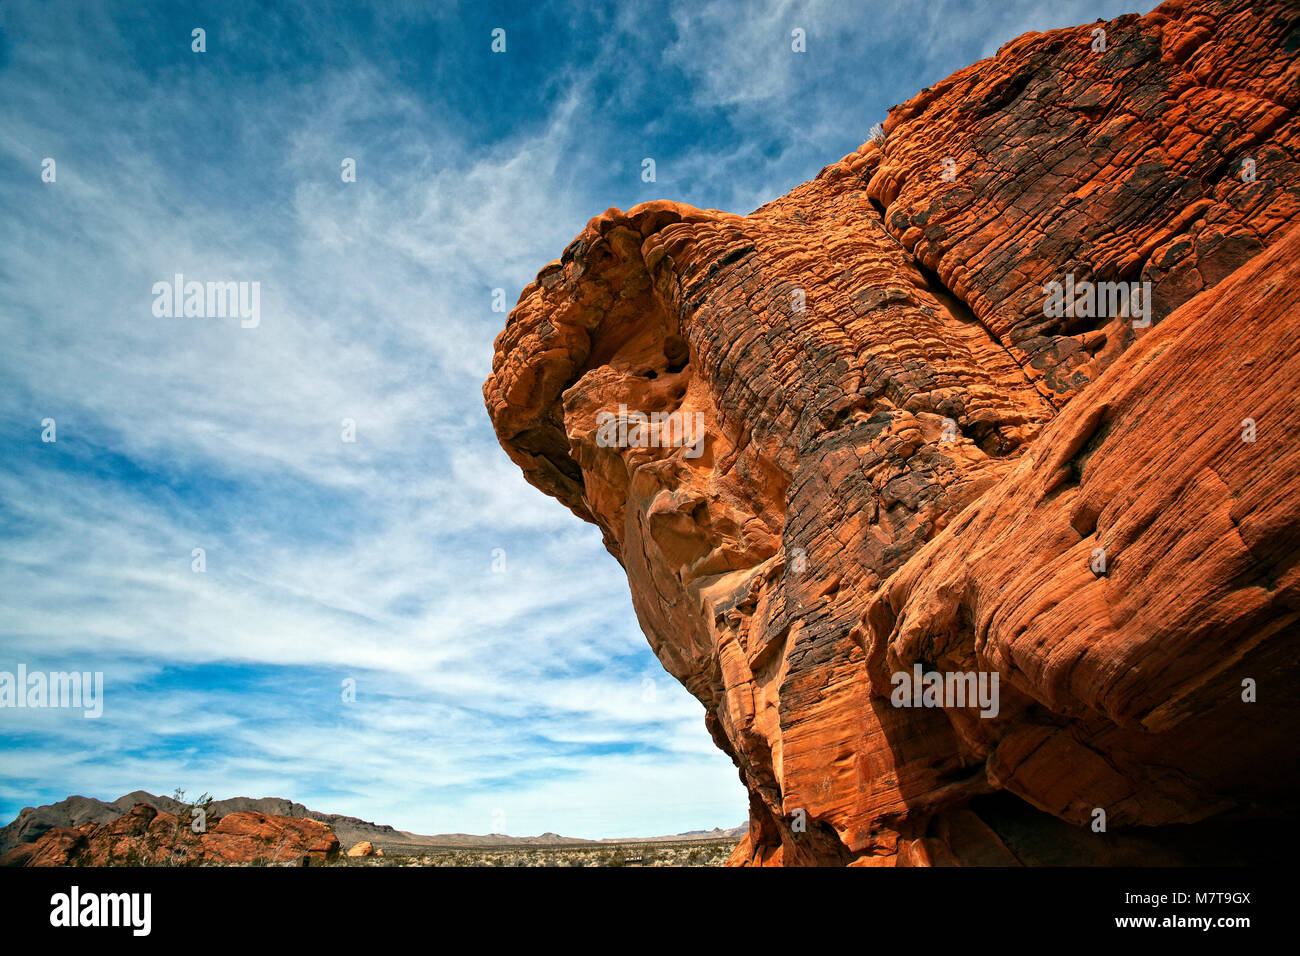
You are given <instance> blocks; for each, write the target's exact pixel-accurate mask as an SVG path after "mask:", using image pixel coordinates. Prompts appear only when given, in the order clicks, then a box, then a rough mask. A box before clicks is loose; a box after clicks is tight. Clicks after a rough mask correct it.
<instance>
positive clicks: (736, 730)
mask: <svg viewBox="0 0 1300 956" xmlns="http://www.w3.org/2000/svg"><path fill="white" fill-rule="evenodd" d="M1097 27H1101V28H1102V29H1104V31H1105V50H1104V51H1100V50H1094V49H1093V47H1094V46H1095V45H1096V43H1095V34H1094V30H1095V29H1096V28H1097ZM1298 37H1300V14H1297V11H1296V9H1295V7H1294V6H1293V5H1292V4H1290V3H1287V2H1260V3H1255V4H1244V3H1239V4H1227V3H1214V2H1171V3H1166V4H1164V5H1163V6H1161V7H1160V8H1158V9H1157V10H1156V11H1154V12H1153V13H1151V14H1150V15H1148V16H1146V17H1137V16H1126V17H1121V18H1120V19H1118V20H1114V21H1111V22H1109V23H1099V24H1094V25H1088V26H1081V27H1076V28H1072V29H1065V30H1055V31H1051V32H1049V33H1045V34H1028V35H1026V36H1023V37H1020V38H1019V39H1017V40H1014V41H1013V42H1011V43H1009V44H1007V45H1006V46H1004V47H1003V48H1002V49H1001V50H999V51H998V54H997V55H996V56H995V57H993V58H992V59H989V60H984V61H982V62H980V63H977V64H975V65H973V66H971V67H968V68H967V69H965V70H962V71H959V72H958V73H955V74H953V75H952V76H951V77H949V78H948V79H946V80H944V81H943V82H941V83H939V84H937V85H936V86H934V87H932V88H930V89H927V90H924V91H923V92H921V93H920V94H919V95H917V96H916V97H914V98H913V99H912V100H910V101H908V102H907V103H905V104H903V105H902V106H898V107H895V108H894V109H893V110H892V111H891V112H890V117H889V120H888V122H887V123H886V124H885V126H884V136H883V137H882V138H880V139H878V140H875V141H872V142H869V143H867V144H866V145H864V146H863V147H862V148H861V149H859V150H858V151H857V152H856V153H854V154H851V155H849V156H847V157H845V158H844V159H843V160H841V161H840V162H838V163H835V164H833V165H831V166H829V167H827V168H826V169H825V170H823V171H822V172H821V174H820V175H819V176H818V177H817V179H815V180H814V181H812V182H809V183H805V184H804V185H802V186H800V187H798V188H796V189H795V190H793V191H792V192H791V193H790V194H788V195H787V196H784V197H782V198H781V199H778V200H776V201H774V202H772V203H769V204H767V205H766V206H763V207H762V208H761V209H758V210H756V211H755V212H753V213H751V214H750V215H748V216H737V215H731V214H727V213H721V212H717V211H713V210H699V209H694V208H691V207H688V206H684V205H681V204H677V203H672V202H652V203H646V204H643V205H641V206H637V207H636V208H634V209H631V210H629V211H628V212H626V213H624V212H620V211H619V210H617V209H610V210H608V211H606V212H605V213H603V214H602V215H600V216H598V217H596V218H595V219H593V220H591V222H590V223H589V224H588V225H587V227H586V228H585V229H584V230H583V232H582V233H581V234H580V235H579V236H578V237H577V238H576V239H575V240H574V241H573V243H572V244H570V246H569V247H568V248H567V249H566V250H565V251H564V254H563V256H562V257H561V259H559V260H557V261H555V262H552V263H550V264H549V265H547V266H546V267H545V268H544V269H543V270H542V271H541V272H540V273H539V274H538V277H537V280H536V282H534V283H533V284H532V285H530V286H528V288H526V289H525V290H524V291H523V294H522V295H521V296H520V300H519V304H518V305H517V307H516V308H515V310H514V311H513V312H512V313H511V315H510V318H509V320H508V323H507V326H506V329H505V331H504V332H502V334H501V335H500V336H499V337H498V339H497V345H496V356H495V359H494V362H493V373H492V376H491V377H490V378H489V379H488V381H487V383H486V384H485V385H484V396H485V400H486V403H487V407H488V410H489V412H490V414H491V417H492V420H493V423H494V426H495V428H496V432H497V435H498V437H499V439H500V441H501V444H502V446H503V447H504V448H505V450H506V452H507V453H508V454H509V455H510V457H511V459H512V460H514V461H515V462H516V463H517V464H518V465H519V466H520V468H522V469H523V471H524V474H525V476H526V477H527V479H528V480H529V481H530V482H531V483H532V484H534V485H536V486H537V487H539V488H541V489H542V490H544V491H546V492H547V493H548V494H551V495H553V496H555V497H556V498H558V499H559V500H560V501H562V502H563V503H564V504H566V505H567V506H568V507H569V508H570V509H571V510H572V511H573V512H574V513H575V514H577V515H578V516H579V517H581V518H583V519H585V520H588V521H591V522H593V523H595V524H596V525H598V526H599V527H600V528H601V530H602V531H603V533H604V538H605V542H606V546H607V547H608V549H609V550H610V552H611V553H612V554H613V555H614V556H615V557H616V558H617V559H618V560H619V561H620V562H621V563H622V564H623V566H624V568H625V569H626V571H627V575H628V580H629V582H630V584H631V589H632V597H633V603H634V606H635V608H636V612H637V615H638V618H639V620H640V623H641V625H642V628H643V630H644V631H645V633H646V635H647V637H648V638H649V640H650V644H651V647H652V648H653V649H654V652H655V653H656V655H657V656H658V657H659V659H660V660H661V661H662V662H663V664H664V666H665V668H667V669H668V671H669V672H670V673H672V674H673V675H674V676H675V677H676V678H677V679H678V680H680V681H681V682H682V683H683V684H684V685H685V686H686V687H687V688H688V689H689V690H690V691H691V693H693V694H694V695H695V696H696V697H697V698H698V699H699V700H700V701H701V702H702V703H703V704H704V706H705V708H706V712H707V716H706V722H707V725H708V727H709V730H710V732H711V733H712V735H713V738H714V740H715V741H716V742H717V744H718V746H719V747H721V748H722V749H723V750H724V751H725V752H727V753H728V754H729V755H730V756H731V757H732V759H733V760H734V761H735V762H736V764H737V766H738V768H739V770H740V775H741V779H742V781H743V782H744V783H745V785H746V787H747V788H748V790H749V793H750V807H751V813H750V831H749V835H748V836H747V837H746V838H745V840H744V841H743V842H742V844H741V846H740V847H739V848H738V850H737V852H736V854H735V855H734V856H733V860H732V861H733V862H734V863H756V864H772V863H776V864H782V863H784V864H826V863H831V864H854V865H924V864H931V863H1017V862H1020V863H1036V862H1056V863H1065V862H1174V861H1182V862H1197V861H1201V860H1205V859H1208V858H1209V854H1210V853H1211V849H1214V851H1215V854H1214V858H1215V859H1235V858H1238V857H1243V858H1244V857H1249V856H1250V855H1251V854H1250V852H1249V848H1248V847H1245V846H1243V845H1242V839H1243V838H1242V835H1243V834H1246V833H1250V832H1252V831H1251V830H1250V828H1251V826H1252V825H1253V824H1252V823H1251V821H1255V820H1269V819H1271V818H1272V817H1273V816H1275V815H1277V814H1279V813H1281V812H1283V811H1284V810H1285V809H1286V808H1288V807H1289V806H1290V805H1292V804H1293V803H1294V801H1295V797H1296V795H1297V790H1300V781H1298V780H1297V775H1296V769H1295V763H1294V752H1293V751H1294V744H1293V741H1294V740H1295V738H1296V732H1297V723H1298V717H1297V713H1298V712H1297V710H1296V708H1295V706H1294V702H1295V695H1294V693H1293V692H1292V690H1291V688H1293V687H1294V686H1295V685H1294V679H1295V677H1296V676H1297V675H1296V670H1297V663H1298V662H1300V653H1298V651H1297V635H1298V633H1300V628H1298V625H1297V618H1300V571H1298V570H1297V557H1298V556H1300V498H1298V497H1297V480H1298V477H1300V399H1297V396H1296V394H1295V389H1296V387H1297V384H1298V383H1300V344H1298V343H1300V301H1298V294H1297V285H1298V284H1300V265H1298V263H1300V229H1297V223H1300V119H1298V118H1297V106H1300V55H1298V54H1297V49H1298V47H1300V43H1298V42H1297V38H1298ZM1248 161H1249V162H1248ZM1252 164H1253V165H1252ZM1252 168H1253V170H1254V173H1253V176H1252V175H1251V173H1250V169H1252ZM1067 276H1069V277H1070V279H1071V281H1072V282H1073V284H1074V286H1075V288H1086V283H1103V282H1107V283H1109V282H1116V283H1118V282H1124V283H1133V282H1135V283H1139V284H1140V283H1143V282H1148V283H1150V286H1149V288H1150V298H1149V300H1148V301H1145V302H1144V301H1143V300H1142V299H1141V297H1139V299H1138V300H1136V302H1134V303H1131V304H1132V305H1133V306H1134V307H1127V308H1120V307H1118V306H1117V303H1116V302H1111V303H1109V305H1108V306H1104V307H1102V309H1101V310H1100V312H1099V313H1098V312H1094V311H1090V310H1089V309H1087V308H1082V307H1081V308H1078V309H1074V310H1071V313H1072V314H1065V315H1057V316H1051V315H1046V314H1045V298H1046V297H1047V296H1046V289H1047V288H1048V287H1049V284H1050V283H1053V282H1059V283H1065V282H1066V277H1067ZM1139 287H1140V286H1139ZM1080 305H1081V306H1082V302H1081V303H1080ZM1147 306H1149V309H1148V308H1147ZM1144 319H1149V320H1150V321H1149V323H1148V322H1146V321H1144ZM620 406H626V408H627V409H629V410H637V411H642V412H646V413H651V412H656V411H657V412H661V413H669V412H678V413H687V414H690V415H693V416H694V415H698V416H700V421H701V422H702V423H703V429H704V436H705V437H704V439H703V442H702V445H701V446H700V447H698V448H685V447H655V446H654V445H649V447H644V446H643V447H635V446H636V445H637V444H638V443H637V442H636V441H635V439H633V440H632V441H630V442H624V443H622V445H621V446H620V445H619V444H618V443H614V444H612V445H611V443H610V442H609V441H607V440H604V438H607V437H608V436H604V437H602V435H601V432H600V422H601V418H599V417H598V416H601V415H602V413H609V412H617V411H618V410H619V407H620ZM1247 420H1249V422H1250V424H1249V425H1247V424H1243V423H1245V422H1246V421H1247ZM1248 438H1249V439H1251V440H1247V439H1248ZM642 444H643V445H646V444H649V443H642ZM1099 555H1100V560H1099ZM917 664H920V665H921V667H922V671H923V672H930V671H937V672H940V673H948V672H984V673H986V674H994V673H996V674H997V675H998V677H999V679H1000V684H999V688H1000V707H999V709H998V713H997V715H996V716H995V717H981V716H980V712H979V708H978V707H975V706H965V707H958V706H949V707H945V708H939V709H935V708H913V707H899V706H895V702H894V701H892V700H891V693H892V691H893V679H894V677H893V675H895V674H897V673H908V672H911V670H912V668H913V666H914V665H917ZM1243 681H1253V682H1255V683H1256V685H1257V694H1258V699H1257V700H1256V701H1255V702H1248V701H1246V700H1243V693H1244V691H1243ZM1246 696H1250V695H1249V694H1246ZM1098 811H1104V814H1105V820H1106V830H1105V831H1104V832H1099V831H1098V830H1096V829H1095V826H1096V822H1097V821H1098V820H1099V816H1098ZM1188 824H1194V825H1195V826H1186V825H1188ZM1176 825H1177V826H1176ZM1273 832H1274V833H1276V832H1277V831H1276V830H1275V831H1273ZM1234 841H1235V842H1234ZM1246 842H1249V841H1248V840H1247V841H1246ZM1225 845H1227V846H1228V847H1230V852H1227V853H1226V854H1225V853H1224V852H1221V851H1222V850H1223V848H1224V846H1225Z"/></svg>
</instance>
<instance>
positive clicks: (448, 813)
mask: <svg viewBox="0 0 1300 956" xmlns="http://www.w3.org/2000/svg"><path fill="white" fill-rule="evenodd" d="M360 6H361V5H360V4H354V3H339V4H328V3H311V4H301V5H297V4H263V3H239V2H228V3H220V4H210V5H202V4H195V5H189V4H181V3H147V2H132V3H129V4H128V3H106V4H94V3H85V4H64V3H57V2H52V3H51V2H39V3H37V2H28V3H25V2H17V3H5V4H4V5H3V6H0V27H2V30H3V32H2V33H0V223H3V228H4V240H3V243H0V342H3V347H0V443H2V447H3V456H2V457H0V670H8V671H14V670H16V668H17V666H18V664H20V663H22V664H25V665H26V666H27V667H28V668H29V670H45V671H51V670H66V669H76V670H81V671H86V670H89V671H103V672H104V675H105V692H104V695H105V700H104V714H103V716H102V717H101V718H100V719H98V720H88V719H85V718H83V717H82V716H81V715H80V712H77V711H68V710H59V709H46V710H34V709H11V708H3V709H0V822H5V821H8V820H9V819H11V818H12V817H13V816H14V815H15V814H16V813H17V812H18V811H19V810H20V809H21V808H22V807H23V806H26V805H29V804H41V803H47V802H51V801H54V800H58V799H61V798H63V797H65V796H67V795H68V794H70V793H82V794H86V795H90V796H97V797H100V798H103V799H113V798H116V797H117V796H120V795H121V794H123V793H126V792H128V791H131V790H134V789H137V788H140V789H146V790H151V791H153V792H170V791H172V790H173V789H175V788H177V787H181V788H184V789H186V790H187V791H189V792H190V793H194V794H197V793H199V792H201V791H209V792H211V793H213V794H214V795H215V796H217V797H228V796H234V795H247V796H283V797H288V798H291V799H294V800H297V801H300V802H302V803H305V804H307V805H309V806H312V807H315V808H318V809H321V810H326V811H333V812H339V813H348V814H353V815H356V816H361V817H364V818H367V819H372V820H377V821H380V822H385V823H391V824H393V825H395V826H398V827H401V828H405V829H411V830H416V831H420V832H445V831H469V832H480V833H481V832H488V831H491V830H498V829H504V830H505V831H506V832H509V833H514V834H529V833H539V832H542V831H545V830H552V831H556V832H561V833H565V834H569V835H574V836H584V837H605V836H615V835H629V834H642V835H648V834H652V833H668V832H676V831H681V830H687V829H696V828H708V827H714V826H734V825H736V824H737V823H740V822H741V821H742V820H743V819H744V818H745V813H746V811H745V807H746V799H745V794H744V791H743V788H742V787H741V785H740V783H739V781H738V779H737V776H736V772H735V770H734V768H733V767H732V766H731V763H730V761H729V760H727V758H725V757H724V756H723V755H722V754H721V753H719V752H718V751H716V750H715V748H714V747H713V744H712V742H711V741H710V739H709V736H708V734H707V732H706V731H705V729H704V720H703V709H702V707H701V706H700V705H699V704H698V703H697V702H696V701H695V700H694V699H693V698H691V697H690V696H689V695H687V694H686V693H685V691H684V690H682V689H681V688H680V687H679V686H677V684H676V683H675V682H674V681H673V680H672V679H671V678H669V677H668V676H667V675H666V674H665V673H664V672H663V670H662V668H661V667H660V666H659V664H658V662H657V661H656V660H655V658H654V657H653V655H652V654H651V653H650V651H649V649H648V647H647V646H646V642H645V639H644V637H643V636H642V635H641V633H640V631H639V629H638V627H637V624H636V620H635V617H634V615H633V612H632V607H631V602H630V600H629V598H628V594H627V585H626V581H625V578H624V576H623V573H622V571H621V569H620V568H619V566H618V564H617V563H616V562H615V561H614V560H613V558H611V557H610V556H609V555H608V553H607V552H605V550H604V548H603V547H602V546H601V543H600V537H599V534H598V533H597V532H596V530H595V529H594V528H593V527H590V526H586V525H583V524H582V523H581V522H579V521H578V520H577V519H576V518H574V517H573V516H572V515H570V514H569V512H568V511H567V510H566V509H564V508H563V507H562V506H560V505H559V504H557V503H555V502H553V501H551V500H549V499H547V498H545V497H544V496H542V495H541V494H540V493H539V492H536V491H534V490H533V489H532V488H530V487H528V486H527V485H526V484H525V483H524V481H523V480H522V478H521V477H520V475H519V474H518V472H517V470H516V469H515V468H514V466H513V465H512V464H511V463H510V462H509V460H508V459H507V458H506V456H505V454H504V453H503V452H501V451H500V449H499V448H498V446H497V444H496V442H495V439H494V437H493V435H492V430H491V427H490V425H489V423H488V420H487V416H486V413H485V412H484V410H483V405H482V398H481V392H480V387H481V383H482V381H483V379H484V378H485V377H486V376H487V374H488V371H489V370H490V367H491V356H492V341H493V338H494V337H495V335H496V333H497V332H498V331H499V330H500V329H501V328H502V326H503V324H504V320H505V316H504V315H502V314H500V313H497V312H493V311H492V290H493V289H494V288H503V289H505V290H506V298H507V301H508V304H510V305H513V303H514V301H515V300H516V298H517V297H518V294H519V291H520V290H521V289H522V288H523V286H524V285H525V284H526V283H527V282H529V281H530V280H531V279H532V278H533V276H534V275H535V274H536V273H537V271H538V270H539V269H540V268H541V267H542V266H543V265H545V264H546V263H547V262H548V261H550V260H551V259H553V258H556V257H558V256H559V254H560V252H561V251H562V250H563V249H564V247H565V246H566V245H567V244H568V242H569V241H570V240H571V239H572V238H573V236H574V235H575V234H576V233H577V232H578V231H579V230H580V229H581V228H582V226H583V224H584V223H585V222H586V221H587V219H589V218H590V217H591V216H593V215H596V214H597V213H599V212H601V211H603V210H604V209H606V208H608V207H610V206H618V207H620V208H627V207H629V206H632V205H634V204H636V203H638V202H642V201H645V200H649V199H656V198H671V199H676V200H680V201H684V202H689V203H692V204H694V205H697V206H701V207H708V208H717V209H724V210H728V211H732V212H739V213H746V212H749V211H751V210H752V209H754V208H756V207H758V206H759V205H761V204H763V203H765V202H767V201H769V200H771V199H773V198H775V197H777V196H779V195H781V194H782V193H784V192H786V191H787V190H789V189H790V188H791V187H793V186H795V185H797V184H798V183H800V182H802V181H804V180H806V179H809V178H811V177H812V176H814V175H816V173H817V171H818V170H819V169H821V168H822V167H823V166H825V165H826V164H828V163H830V162H833V161H834V160H836V159H838V158H839V157H840V156H842V155H843V154H845V153H847V152H850V151H851V150H853V149H855V148H857V146H858V145H859V144H860V143H861V142H863V141H864V140H865V139H866V138H867V134H868V131H869V129H870V127H871V126H872V124H874V123H876V122H878V121H882V120H883V119H884V118H885V115H886V111H887V109H888V107H889V106H890V105H892V104H894V103H899V102H902V101H904V100H906V99H907V98H909V97H910V96H911V95H912V94H913V93H915V92H916V91H918V90H919V89H920V88H921V87H923V86H926V85H928V84H931V83H933V82H935V81H937V80H939V79H942V78H943V77H945V76H947V75H948V74H949V73H951V72H952V71H954V70H956V69H959V68H961V67H963V66H965V65H967V64H968V63H971V62H973V61H975V60H977V59H979V58H981V57H984V56H989V55H992V54H993V53H994V52H995V51H996V49H997V47H998V46H1000V45H1001V44H1003V43H1005V42H1006V41H1008V40H1010V39H1012V38H1013V37H1015V36H1018V35H1019V34H1021V33H1023V32H1026V31H1028V30H1035V29H1048V28H1051V27H1054V26H1067V25H1072V24H1075V23H1083V22H1088V21H1091V20H1095V19H1097V18H1098V17H1104V18H1111V17H1114V16H1117V15H1119V14H1121V13H1126V12H1145V10H1146V9H1148V7H1146V6H1144V7H1142V8H1141V10H1140V11H1138V10H1137V8H1133V7H1131V6H1127V5H1125V4H1123V3H1116V2H1112V0H1060V2H1050V3H1032V2H1024V0H1005V2H999V3H996V4H990V5H972V4H968V3H960V2H955V0H949V2H942V0H941V2H933V3H915V2H912V0H898V2H882V3H852V2H839V0H827V2H810V3H798V2H782V0H760V2H753V3H730V2H728V3H718V4H708V3H702V2H699V0H685V2H678V0H658V2H653V3H650V2H647V3H619V4H609V5H593V4H572V3H545V2H542V3H536V2H529V3H519V4H469V3H465V4H456V3H391V4H381V5H376V6H373V7H371V8H370V9H369V10H361V9H359V7H360ZM196 27H202V28H203V29H204V30H206V46H207V50H206V52H204V53H194V52H192V50H191V31H192V30H193V29H194V28H196ZM498 27H500V28H502V29H504V30H505V31H506V51H505V52H504V53H493V52H492V50H491V42H492V37H491V33H492V30H493V29H495V28H498ZM795 28H799V29H802V30H804V31H805V33H806V36H807V41H806V42H807V52H806V53H802V54H795V53H793V52H792V51H791V31H792V30H793V29H795ZM47 157H48V158H52V159H54V160H55V163H56V167H55V170H56V174H55V175H56V178H55V181H54V182H52V183H50V182H44V181H42V177H41V170H42V162H43V160H44V159H45V158H47ZM345 157H350V158H353V159H355V161H356V170H357V177H356V178H357V181H356V182H355V183H345V182H343V181H342V178H341V176H340V164H341V162H342V161H343V159H344V158H345ZM647 157H649V158H653V159H654V160H655V165H656V181H655V182H652V183H647V182H643V181H642V177H641V172H642V160H643V159H644V158H647ZM175 273H183V274H184V275H185V276H186V277H187V278H190V279H198V280H200V281H207V280H213V281H217V280H233V281H248V282H252V281H257V282H259V283H260V289H261V323H260V325H259V326H258V327H257V328H241V326H240V323H239V321H238V320H232V319H220V318H157V317H155V316H154V315H153V313H152V311H151V306H152V304H153V298H154V297H153V294H152V291H151V289H152V286H153V284H154V283H155V282H158V281H170V279H171V277H172V276H173V275H174V274H175ZM46 418H53V419H54V420H55V422H56V428H57V441H55V442H53V443H47V442H42V441H41V432H42V426H41V422H42V420H43V419H46ZM343 419H352V420H354V421H355V422H356V441H355V442H350V443H349V442H344V441H343V440H342V438H341V433H342V426H341V423H342V421H343ZM197 547H201V548H203V549H204V551H205V554H206V562H207V570H206V572H205V573H202V574H199V573H195V572H194V571H192V570H191V561H192V559H191V553H192V550H193V549H194V548H197ZM494 549H501V550H502V551H503V552H504V555H505V567H504V570H493V554H494ZM347 678H352V679H353V680H355V681H356V686H357V699H356V700H355V701H354V702H350V703H348V702H344V701H343V700H342V694H341V692H340V685H341V682H342V681H343V680H345V679H347Z"/></svg>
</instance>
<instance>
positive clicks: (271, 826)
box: [0, 803, 339, 866]
mask: <svg viewBox="0 0 1300 956" xmlns="http://www.w3.org/2000/svg"><path fill="white" fill-rule="evenodd" d="M209 823H210V824H211V826H210V828H209V829H208V830H207V832H205V833H202V834H196V833H194V832H193V831H192V830H191V829H190V824H189V821H181V820H178V819H177V818H176V817H175V816H173V815H172V814H170V813H163V812H160V811H158V810H155V809H154V808H153V807H151V806H149V805H148V804H145V803H137V804H136V805H135V807H134V808H132V810H131V812H130V813H126V814H123V815H122V816H121V817H118V818H117V819H116V820H114V821H112V822H111V823H84V824H82V825H81V826H79V827H54V828H53V829H50V830H47V831H46V832H45V833H44V834H42V835H41V837H40V838H39V839H38V840H36V842H35V843H24V844H22V845H20V846H17V847H14V849H12V850H10V851H9V852H8V853H6V854H5V855H4V856H3V857H0V866H111V865H128V866H193V865H199V864H202V865H209V866H214V865H215V866H222V865H236V864H245V863H255V864H263V863H266V864H270V863H298V862H300V861H302V860H303V858H304V857H306V858H310V859H317V860H323V859H330V858H333V857H335V856H337V855H338V852H339V841H338V837H336V836H335V835H334V833H333V832H332V831H331V830H330V828H329V827H327V826H325V824H323V823H317V822H316V821H315V820H308V819H305V818H302V817H277V816H271V815H270V814H266V813H257V812H253V811H247V812H240V813H230V814H227V815H226V816H224V817H221V818H220V819H219V820H215V821H209Z"/></svg>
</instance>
